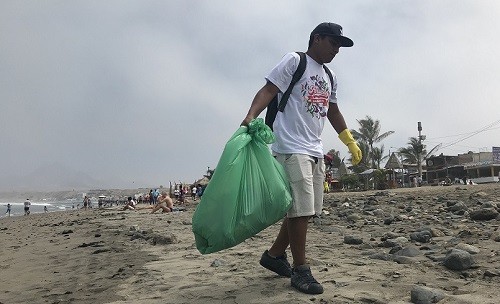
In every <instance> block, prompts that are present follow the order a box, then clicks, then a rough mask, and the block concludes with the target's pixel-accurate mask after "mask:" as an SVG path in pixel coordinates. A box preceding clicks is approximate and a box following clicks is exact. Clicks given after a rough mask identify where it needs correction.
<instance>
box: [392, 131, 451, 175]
mask: <svg viewBox="0 0 500 304" xmlns="http://www.w3.org/2000/svg"><path fill="white" fill-rule="evenodd" d="M440 146H441V144H439V145H437V146H435V147H434V148H432V149H431V151H429V152H428V153H427V150H426V149H425V145H424V144H423V143H422V142H421V141H419V140H418V138H417V137H410V138H409V141H408V146H407V147H404V148H400V149H399V150H398V154H399V155H401V156H403V162H404V163H407V164H417V165H418V164H422V162H423V161H424V160H425V159H427V158H428V157H429V156H430V155H432V153H434V152H435V151H436V150H437V149H438V148H439V147H440ZM422 155H425V156H424V157H422ZM421 174H422V172H419V175H421Z"/></svg>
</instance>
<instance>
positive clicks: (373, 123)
mask: <svg viewBox="0 0 500 304" xmlns="http://www.w3.org/2000/svg"><path fill="white" fill-rule="evenodd" d="M357 121H358V123H359V131H356V130H351V132H352V135H353V137H354V139H356V140H358V141H361V142H364V143H366V144H367V146H368V148H369V149H368V155H367V157H368V159H367V161H368V163H370V162H371V165H372V168H375V159H374V155H373V149H374V148H373V144H374V143H378V142H380V141H382V140H383V139H385V138H386V137H387V136H389V135H391V134H393V133H394V131H387V132H384V133H382V134H380V121H379V120H374V119H373V118H371V117H370V116H368V115H367V116H366V118H365V119H360V120H357Z"/></svg>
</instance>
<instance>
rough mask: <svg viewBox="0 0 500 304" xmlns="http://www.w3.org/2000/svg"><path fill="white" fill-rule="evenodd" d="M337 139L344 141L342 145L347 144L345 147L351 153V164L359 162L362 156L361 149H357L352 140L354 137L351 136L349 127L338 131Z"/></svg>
mask: <svg viewBox="0 0 500 304" xmlns="http://www.w3.org/2000/svg"><path fill="white" fill-rule="evenodd" d="M339 139H340V140H341V141H342V142H343V143H344V145H346V146H347V148H349V152H350V153H351V155H352V161H351V162H352V164H353V165H357V164H359V162H360V161H361V159H362V158H363V154H362V153H361V149H359V147H358V144H357V143H356V141H355V140H354V137H352V134H351V132H350V131H349V129H345V130H344V131H342V132H340V134H339Z"/></svg>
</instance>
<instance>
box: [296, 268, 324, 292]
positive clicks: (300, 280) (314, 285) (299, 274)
mask: <svg viewBox="0 0 500 304" xmlns="http://www.w3.org/2000/svg"><path fill="white" fill-rule="evenodd" d="M292 286H293V287H295V289H297V290H298V291H300V292H303V293H307V294H321V293H323V286H321V284H320V283H318V281H316V279H315V278H314V277H313V275H312V273H311V268H310V267H309V266H308V265H300V266H297V267H295V268H293V271H292Z"/></svg>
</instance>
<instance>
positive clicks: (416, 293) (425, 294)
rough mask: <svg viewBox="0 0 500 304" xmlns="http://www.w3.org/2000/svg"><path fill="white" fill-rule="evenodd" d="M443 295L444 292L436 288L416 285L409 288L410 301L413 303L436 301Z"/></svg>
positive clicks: (427, 303)
mask: <svg viewBox="0 0 500 304" xmlns="http://www.w3.org/2000/svg"><path fill="white" fill-rule="evenodd" d="M445 297H446V295H445V293H444V292H442V291H440V290H438V289H433V288H429V287H424V286H418V285H417V286H413V288H412V289H411V302H412V303H415V304H432V303H438V302H439V301H441V300H442V299H444V298H445Z"/></svg>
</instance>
